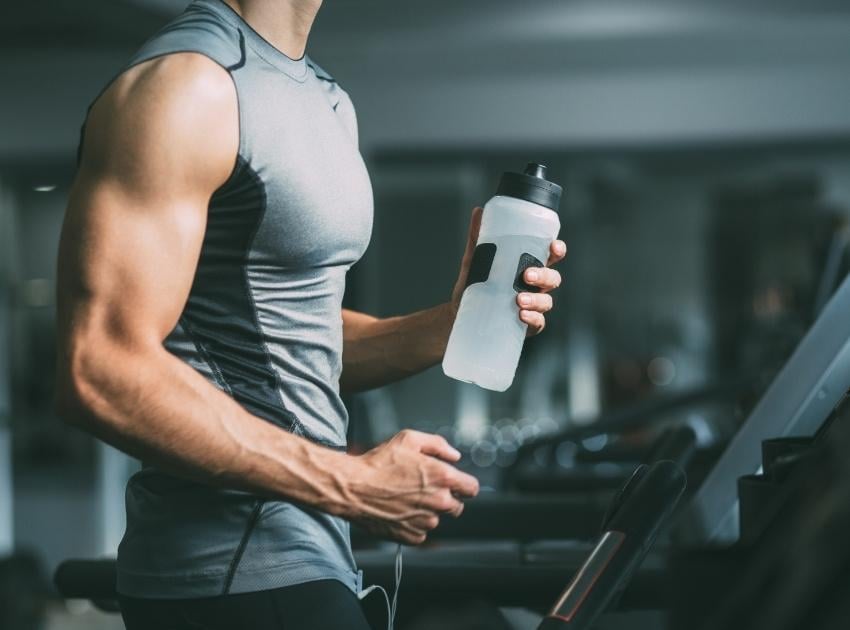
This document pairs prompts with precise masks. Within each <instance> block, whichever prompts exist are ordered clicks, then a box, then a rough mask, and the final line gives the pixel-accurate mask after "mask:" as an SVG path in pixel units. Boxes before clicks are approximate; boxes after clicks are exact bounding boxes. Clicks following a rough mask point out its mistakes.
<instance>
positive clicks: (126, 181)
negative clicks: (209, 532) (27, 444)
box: [57, 54, 477, 542]
mask: <svg viewBox="0 0 850 630" xmlns="http://www.w3.org/2000/svg"><path fill="white" fill-rule="evenodd" d="M237 148H238V124H237V104H236V95H235V90H234V87H233V84H232V82H231V80H230V78H229V77H228V76H227V74H226V72H225V71H224V70H222V69H221V68H219V67H218V66H217V65H215V64H214V63H212V62H211V61H210V60H208V59H206V58H205V57H202V56H200V55H194V54H180V55H171V56H168V57H165V58H162V59H159V60H154V61H151V62H148V63H146V64H143V65H141V66H138V67H137V68H134V69H133V70H131V71H129V72H127V73H125V74H124V75H123V76H122V77H121V78H120V79H119V80H118V81H117V82H116V83H115V84H114V85H113V86H112V87H111V88H110V89H109V90H108V91H107V92H106V93H105V94H104V96H103V97H101V98H100V99H99V101H98V103H97V104H96V106H95V107H94V108H93V110H92V112H91V115H90V118H89V123H88V129H87V132H86V138H85V145H84V151H83V156H82V162H81V165H80V169H79V172H78V174H77V177H76V180H75V182H74V185H73V187H72V191H71V197H70V201H69V206H68V210H67V214H66V219H65V225H64V226H63V232H62V239H61V244H60V251H59V270H58V278H59V282H58V286H59V295H58V305H59V317H58V320H59V357H58V365H57V371H58V373H57V375H58V383H59V397H58V407H59V410H60V413H61V414H62V415H63V417H65V418H66V420H67V421H69V422H71V423H73V424H75V425H77V426H80V427H81V428H84V429H85V430H88V431H90V432H91V433H93V434H95V435H96V436H98V437H100V438H102V439H104V440H105V441H107V442H110V443H112V444H114V445H115V446H117V447H119V448H121V449H123V450H124V451H126V452H128V453H129V454H131V455H133V456H135V457H138V458H140V459H143V460H145V461H148V462H151V463H153V464H156V465H157V466H159V467H160V468H162V469H164V470H168V471H171V472H172V473H174V474H177V475H182V476H186V477H189V478H193V479H197V480H201V481H203V482H206V483H210V484H215V485H221V486H227V487H233V488H239V489H244V490H248V491H251V492H256V493H258V494H262V495H265V496H271V497H274V498H288V499H292V500H295V501H298V502H301V503H304V504H307V505H311V506H314V507H317V508H318V509H321V510H324V511H327V512H330V513H333V514H338V515H341V516H344V517H346V518H350V519H353V520H361V521H364V522H366V523H368V524H370V525H371V526H372V528H373V529H375V530H377V531H379V532H380V533H383V534H385V535H388V536H390V537H394V538H398V539H401V540H404V541H407V542H420V541H421V540H423V539H424V536H425V533H426V532H427V531H428V530H429V529H431V528H432V527H433V526H435V525H436V523H435V519H436V518H437V515H438V514H439V513H441V512H448V513H454V514H458V513H459V512H460V510H461V509H462V505H461V504H459V503H458V502H457V501H456V500H455V499H454V498H453V497H452V492H455V493H459V494H461V495H468V494H473V493H474V492H476V491H477V484H476V483H475V481H474V479H472V478H470V477H468V476H467V475H463V474H462V473H460V472H458V471H457V470H456V469H455V468H454V467H452V466H450V465H449V464H447V463H445V462H443V461H440V460H439V459H436V457H439V458H442V459H445V460H454V459H456V458H457V454H456V452H454V449H451V447H449V446H448V444H446V443H445V442H444V441H439V439H438V438H436V437H435V436H426V435H423V434H416V433H411V432H408V433H405V434H402V435H401V436H400V437H397V438H394V441H391V442H390V443H388V444H385V445H383V446H381V447H378V448H376V449H374V450H373V451H370V452H369V453H367V454H366V455H364V456H360V457H353V456H349V455H344V454H341V453H337V452H334V451H331V450H328V449H325V448H322V447H320V446H317V445H315V444H312V443H310V442H308V441H306V440H304V439H302V438H299V437H297V436H294V435H292V434H290V433H287V432H286V431H283V430H281V429H279V428H278V427H275V426H274V425H272V424H270V423H268V422H266V421H264V420H262V419H259V418H257V417H255V416H253V415H251V414H250V413H248V412H247V411H246V410H245V409H243V408H242V407H241V406H240V405H239V404H238V403H236V402H235V401H234V400H233V399H232V398H230V397H229V396H228V395H226V394H225V393H223V392H221V391H219V390H218V389H217V388H215V387H214V386H212V385H211V384H210V383H208V382H207V381H206V380H205V379H204V378H203V377H202V376H201V375H200V374H199V373H197V372H196V371H195V370H194V369H192V368H191V367H189V366H188V365H186V364H185V363H183V362H182V361H180V360H179V359H177V358H176V357H174V356H173V355H171V354H170V353H169V352H168V351H167V350H165V348H164V347H163V340H164V339H165V337H166V336H167V335H168V334H169V333H170V331H171V330H172V329H173V327H174V326H175V324H176V322H177V320H178V318H179V316H180V313H181V311H182V309H183V306H184V304H185V302H186V299H187V297H188V294H189V290H190V288H191V284H192V280H193V277H194V272H195V268H196V265H197V261H198V257H199V253H200V248H201V244H202V241H203V235H204V229H205V222H206V212H207V207H208V203H209V200H210V197H211V195H212V194H213V192H214V191H215V190H216V189H217V188H218V187H219V186H220V185H221V184H222V183H223V182H224V181H225V180H226V179H227V177H228V176H229V174H230V172H231V170H232V168H233V165H234V163H235V159H236V151H237ZM387 475H390V476H394V478H395V479H394V480H393V481H391V482H388V481H387V479H385V477H386V476H387ZM387 483H389V487H387ZM382 486H384V487H383V488H382Z"/></svg>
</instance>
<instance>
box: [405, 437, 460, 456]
mask: <svg viewBox="0 0 850 630" xmlns="http://www.w3.org/2000/svg"><path fill="white" fill-rule="evenodd" d="M399 437H400V438H401V440H402V442H405V443H407V444H409V445H410V446H411V447H413V448H416V449H418V450H419V452H420V453H422V454H423V455H431V456H432V457H436V458H438V459H442V460H444V461H447V462H456V461H458V460H459V459H460V451H458V450H457V449H456V448H454V447H453V446H452V445H451V444H449V443H448V442H447V441H446V439H445V438H444V437H442V436H440V435H434V434H433V433H422V432H420V431H411V430H409V429H406V430H404V431H402V432H401V433H399Z"/></svg>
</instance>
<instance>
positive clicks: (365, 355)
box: [340, 303, 454, 391]
mask: <svg viewBox="0 0 850 630" xmlns="http://www.w3.org/2000/svg"><path fill="white" fill-rule="evenodd" d="M453 322H454V311H453V309H452V307H451V304H448V303H446V304H441V305H439V306H435V307H433V308H429V309H426V310H424V311H418V312H416V313H412V314H410V315H403V316H399V317H388V318H385V319H377V318H374V317H370V316H368V315H363V314H362V313H355V312H352V311H345V312H344V314H343V334H344V345H343V354H342V359H343V370H342V377H341V379H340V386H341V388H342V389H344V390H348V391H361V390H365V389H371V388H373V387H380V386H382V385H386V384H388V383H392V382H393V381H397V380H400V379H402V378H405V377H407V376H411V375H413V374H416V373H418V372H421V371H422V370H424V369H426V368H429V367H431V366H432V365H434V364H436V363H439V362H440V361H441V360H442V358H443V354H444V353H445V351H446V344H447V343H448V339H449V333H450V332H451V327H452V323H453Z"/></svg>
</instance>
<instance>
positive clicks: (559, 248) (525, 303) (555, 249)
mask: <svg viewBox="0 0 850 630" xmlns="http://www.w3.org/2000/svg"><path fill="white" fill-rule="evenodd" d="M483 211H484V210H483V209H482V208H475V209H474V210H473V211H472V219H471V220H470V222H469V236H468V237H467V240H466V251H465V252H464V254H463V261H462V262H461V265H460V274H458V279H457V282H456V283H455V287H454V290H453V291H452V302H451V303H452V307H453V308H454V311H455V313H457V309H458V307H459V306H460V298H461V296H462V295H463V290H464V288H465V287H466V277H467V275H469V265H470V264H471V263H472V254H473V252H475V243H476V242H477V241H478V232H479V230H480V229H481V215H482V213H483ZM566 255H567V245H566V243H564V241H560V240H555V241H552V244H551V245H550V246H549V260H548V261H546V267H530V268H528V269H526V270H525V274H524V279H525V281H526V282H527V283H528V284H530V285H532V286H535V287H538V288H539V289H540V293H519V294H517V296H516V302H517V305H518V306H519V308H520V311H519V318H520V319H521V320H522V321H523V322H525V323H526V324H528V336H529V337H531V336H533V335H537V334H539V333H540V332H542V331H543V329H544V328H545V327H546V317H545V316H544V313H547V312H549V311H550V310H552V296H551V295H549V292H550V291H552V290H553V289H557V288H558V287H559V286H561V274H560V273H558V272H557V271H555V270H554V269H550V268H549V267H551V266H552V265H554V264H555V263H558V262H560V261H561V260H563V258H564V256H566Z"/></svg>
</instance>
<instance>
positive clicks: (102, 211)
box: [58, 58, 238, 343]
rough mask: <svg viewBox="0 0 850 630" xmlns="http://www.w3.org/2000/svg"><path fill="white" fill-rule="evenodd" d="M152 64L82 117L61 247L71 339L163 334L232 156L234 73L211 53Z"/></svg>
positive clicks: (62, 301) (182, 297)
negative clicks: (83, 333) (93, 333)
mask: <svg viewBox="0 0 850 630" xmlns="http://www.w3.org/2000/svg"><path fill="white" fill-rule="evenodd" d="M156 63H157V62H154V65H152V66H150V67H146V68H140V69H138V71H136V70H135V69H134V71H133V72H135V74H134V75H132V76H130V77H128V78H127V81H126V82H127V83H129V85H125V84H124V83H123V82H121V81H119V82H118V83H117V84H116V85H115V86H113V88H110V90H109V91H108V92H107V93H106V94H105V95H104V97H103V100H104V102H99V103H98V104H97V105H96V106H95V108H93V110H92V115H91V117H90V119H89V122H88V124H87V132H86V142H85V145H84V151H83V155H82V161H81V165H80V169H79V171H78V174H77V177H76V179H75V182H74V185H73V187H72V191H71V196H70V199H69V204H68V210H67V213H66V217H65V224H64V226H63V232H62V238H61V242H60V251H59V270H58V287H59V320H60V327H62V333H63V334H65V335H66V336H67V335H69V334H73V333H74V332H75V331H77V330H80V329H86V328H88V329H92V328H94V329H97V330H98V331H99V332H101V333H105V334H108V335H109V336H110V337H117V338H120V339H121V340H124V341H128V342H133V341H140V342H151V341H156V342H157V343H160V342H161V341H162V339H164V337H165V336H166V335H167V334H168V333H169V332H170V330H171V329H172V328H173V327H174V325H175V323H176V321H177V319H178V318H179V316H180V312H181V311H182V308H183V305H184V304H185V301H186V298H187V296H188V293H189V290H190V288H191V284H192V279H193V277H194V272H195V268H196V265H197V259H198V256H199V253H200V248H201V244H202V241H203V234H204V229H205V224H206V213H207V206H208V203H209V199H210V197H211V195H212V194H213V192H214V191H215V189H216V188H217V187H218V186H219V185H220V184H221V183H223V181H224V180H225V179H226V177H227V175H229V172H230V170H231V169H232V165H233V163H234V162H235V153H236V147H237V145H238V124H237V123H236V117H237V113H236V105H235V93H233V87H232V84H230V80H229V78H227V77H225V81H226V83H222V82H221V81H220V80H221V76H220V75H216V74H215V73H217V72H223V71H221V69H219V68H217V67H216V68H211V67H208V66H207V65H205V64H210V63H211V62H209V61H208V60H205V59H201V60H199V59H192V58H190V59H175V60H168V63H166V64H163V63H160V64H159V65H155V64H156ZM187 72H190V73H191V74H190V75H189V76H188V77H185V76H184V77H183V78H182V79H181V76H180V75H181V73H182V74H183V75H185V74H186V73H187ZM204 73H207V74H210V73H212V75H211V76H205V75H204ZM187 78H188V80H187ZM217 82H218V83H217ZM228 118H230V121H228ZM227 122H232V123H233V124H232V125H228V124H223V123H227Z"/></svg>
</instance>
